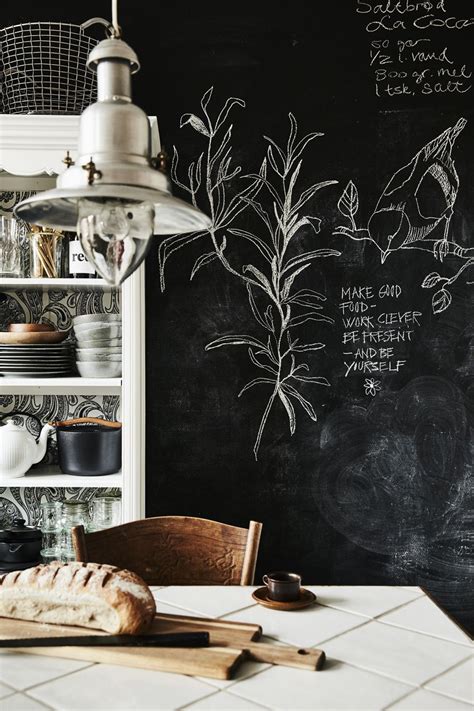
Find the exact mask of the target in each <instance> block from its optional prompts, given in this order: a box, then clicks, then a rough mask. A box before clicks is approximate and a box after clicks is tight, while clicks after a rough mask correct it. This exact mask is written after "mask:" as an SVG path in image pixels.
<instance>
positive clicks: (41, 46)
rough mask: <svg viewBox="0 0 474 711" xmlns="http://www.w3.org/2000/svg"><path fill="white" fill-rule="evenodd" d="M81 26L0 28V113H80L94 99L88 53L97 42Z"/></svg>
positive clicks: (96, 21)
mask: <svg viewBox="0 0 474 711" xmlns="http://www.w3.org/2000/svg"><path fill="white" fill-rule="evenodd" d="M95 24H102V25H105V26H107V27H110V24H109V23H108V22H107V20H103V19H102V18H93V19H91V20H88V21H87V22H84V23H83V24H82V25H69V24H66V23H63V22H29V23H26V24H22V25H12V26H10V27H4V28H3V29H0V69H1V73H0V111H1V113H5V114H80V113H81V112H82V111H83V110H84V109H85V108H86V106H89V104H91V103H93V102H94V101H95V99H96V82H95V76H94V72H92V71H91V70H90V69H88V68H87V65H86V63H87V57H88V55H89V52H90V51H91V50H92V49H93V47H95V46H96V44H97V43H98V40H97V39H95V38H94V37H89V36H88V35H87V34H85V30H86V29H87V28H88V27H91V26H92V25H95Z"/></svg>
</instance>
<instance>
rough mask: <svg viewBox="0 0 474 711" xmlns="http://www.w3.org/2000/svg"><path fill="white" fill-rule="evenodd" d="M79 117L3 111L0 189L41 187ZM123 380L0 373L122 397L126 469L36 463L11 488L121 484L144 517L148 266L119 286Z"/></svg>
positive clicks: (27, 383)
mask: <svg viewBox="0 0 474 711" xmlns="http://www.w3.org/2000/svg"><path fill="white" fill-rule="evenodd" d="M78 121H79V117H77V116H35V115H18V116H13V115H12V116H5V115H0V190H10V191H24V190H43V189H47V188H49V187H51V184H52V183H54V177H55V175H56V174H58V173H59V172H61V171H62V170H63V169H64V165H63V164H62V159H63V158H64V155H65V154H66V151H67V150H69V151H70V152H71V156H72V157H73V158H74V157H75V152H76V150H75V149H76V142H77V135H78ZM150 127H151V133H152V146H153V153H154V154H157V153H158V152H159V150H160V142H159V134H158V125H157V121H156V118H154V117H150ZM25 289H36V290H41V291H48V290H53V289H63V290H67V291H77V290H82V289H84V290H90V289H102V290H104V291H110V290H111V289H113V287H111V286H110V285H108V284H107V283H106V282H105V281H104V280H102V279H0V292H1V291H4V292H5V291H23V290H25ZM121 313H122V377H121V378H107V379H105V378H80V377H70V378H9V377H0V394H2V395H4V394H12V395H17V394H30V395H39V396H41V395H88V394H95V395H117V396H119V397H120V399H121V403H120V405H121V407H120V410H121V421H122V471H121V472H119V473H117V474H112V475H109V476H99V477H76V476H67V475H64V474H62V472H61V471H60V470H59V468H57V467H43V468H38V467H36V468H33V469H32V470H31V471H30V472H29V473H28V474H27V475H26V476H24V477H21V478H18V479H11V480H2V481H1V482H0V486H6V487H78V488H83V487H94V488H103V487H104V488H109V487H120V488H121V490H122V518H123V521H132V520H134V519H137V518H141V517H143V516H144V498H145V276H144V267H143V265H142V267H141V268H140V269H138V270H137V271H136V272H134V274H132V276H131V277H129V278H128V279H127V280H126V282H125V284H124V285H123V287H122V290H121Z"/></svg>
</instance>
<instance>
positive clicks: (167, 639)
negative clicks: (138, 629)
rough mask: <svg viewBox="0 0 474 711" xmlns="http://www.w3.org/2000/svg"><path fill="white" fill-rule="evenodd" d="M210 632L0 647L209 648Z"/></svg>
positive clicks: (17, 642) (31, 640)
mask: <svg viewBox="0 0 474 711" xmlns="http://www.w3.org/2000/svg"><path fill="white" fill-rule="evenodd" d="M207 646H209V632H175V633H172V634H115V635H114V634H112V635H84V636H77V637H76V636H72V637H26V638H24V639H1V640H0V647H8V648H9V649H14V648H18V647H22V648H25V647H207Z"/></svg>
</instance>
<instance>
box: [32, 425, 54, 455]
mask: <svg viewBox="0 0 474 711" xmlns="http://www.w3.org/2000/svg"><path fill="white" fill-rule="evenodd" d="M51 432H54V427H52V426H51V425H44V427H43V429H42V430H41V434H40V436H39V439H38V442H37V443H36V453H35V458H34V460H33V464H37V463H38V462H40V461H41V460H42V459H43V457H44V455H45V454H46V448H47V446H48V437H49V435H50V433H51Z"/></svg>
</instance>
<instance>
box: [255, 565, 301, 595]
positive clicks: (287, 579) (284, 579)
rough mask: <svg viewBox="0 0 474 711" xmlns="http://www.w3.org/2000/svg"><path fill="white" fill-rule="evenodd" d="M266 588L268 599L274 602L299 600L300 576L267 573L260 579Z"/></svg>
mask: <svg viewBox="0 0 474 711" xmlns="http://www.w3.org/2000/svg"><path fill="white" fill-rule="evenodd" d="M262 580H263V582H264V583H265V585H266V586H267V590H268V593H267V595H268V597H269V598H270V600H275V601H276V602H294V601H295V600H299V597H300V589H301V575H298V574H297V573H286V572H283V571H280V572H278V573H269V574H268V575H264V576H263V578H262Z"/></svg>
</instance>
